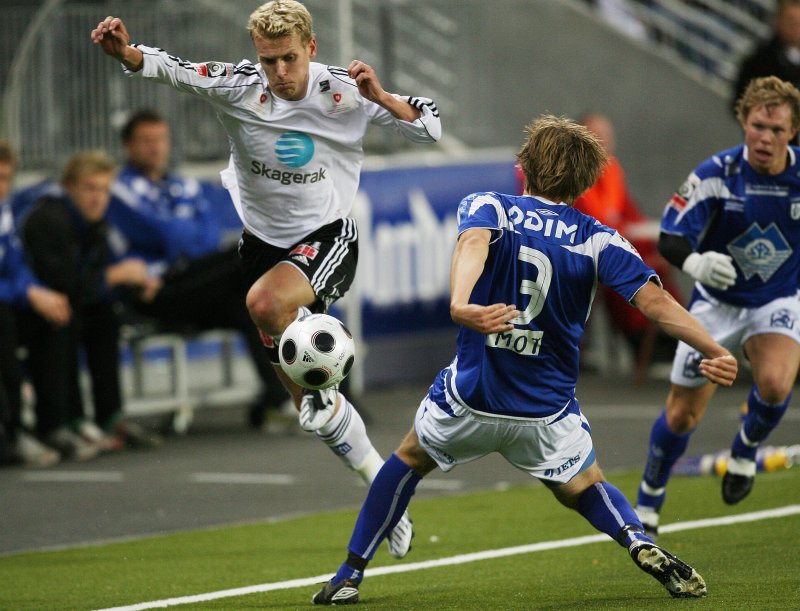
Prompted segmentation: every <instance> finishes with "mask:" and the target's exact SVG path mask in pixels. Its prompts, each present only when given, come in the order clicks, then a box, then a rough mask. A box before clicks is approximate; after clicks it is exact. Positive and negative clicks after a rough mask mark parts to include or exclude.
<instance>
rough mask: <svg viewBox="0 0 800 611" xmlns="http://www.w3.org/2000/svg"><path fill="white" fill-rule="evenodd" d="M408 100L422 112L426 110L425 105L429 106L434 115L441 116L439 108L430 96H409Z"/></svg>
mask: <svg viewBox="0 0 800 611" xmlns="http://www.w3.org/2000/svg"><path fill="white" fill-rule="evenodd" d="M406 101H407V102H408V103H409V104H411V105H412V106H413V107H414V108H416V109H417V110H419V111H420V112H422V111H423V110H424V107H425V106H427V107H428V108H429V109H430V111H431V114H432V115H433V116H434V117H438V116H439V109H438V108H436V104H435V103H434V101H433V100H431V99H430V98H419V97H412V96H408V97H407V98H406Z"/></svg>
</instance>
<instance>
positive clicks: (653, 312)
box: [633, 282, 739, 386]
mask: <svg viewBox="0 0 800 611" xmlns="http://www.w3.org/2000/svg"><path fill="white" fill-rule="evenodd" d="M633 305H635V306H636V307H637V308H639V310H640V311H641V312H642V314H644V315H645V316H647V318H649V319H650V320H652V321H653V322H655V323H656V324H657V325H658V326H659V327H661V329H662V330H663V331H664V332H665V333H668V334H669V335H671V336H672V337H674V338H675V339H678V340H680V341H682V342H685V343H687V344H689V345H690V346H691V347H692V348H694V349H695V350H697V351H699V352H700V353H702V354H704V355H705V356H706V357H708V358H705V359H703V360H702V361H701V362H700V373H701V374H702V375H703V376H704V377H706V378H708V379H709V380H710V381H712V382H714V383H716V384H721V385H723V386H730V385H731V384H733V381H734V380H735V379H736V373H737V372H738V368H739V366H738V363H737V362H736V359H735V358H734V357H733V356H731V353H730V352H728V351H727V350H726V349H725V348H723V347H722V346H720V345H719V344H718V343H717V342H716V341H714V338H713V337H711V336H710V335H709V334H708V331H706V330H705V328H704V327H703V326H702V325H701V324H700V323H699V322H698V320H697V319H696V318H695V317H694V316H692V315H691V314H690V313H689V312H687V311H686V310H685V309H684V307H683V306H682V305H681V304H679V303H678V302H677V301H675V299H674V298H673V297H672V295H670V294H669V293H668V292H667V291H665V290H664V289H662V288H661V287H660V286H658V285H657V284H655V283H654V282H648V283H647V284H646V285H644V286H643V287H642V288H641V289H639V292H638V293H636V295H635V296H634V298H633Z"/></svg>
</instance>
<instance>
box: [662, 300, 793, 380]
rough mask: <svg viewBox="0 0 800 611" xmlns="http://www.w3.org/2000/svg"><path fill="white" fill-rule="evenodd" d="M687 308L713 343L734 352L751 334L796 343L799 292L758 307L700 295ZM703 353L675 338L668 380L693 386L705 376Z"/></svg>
mask: <svg viewBox="0 0 800 611" xmlns="http://www.w3.org/2000/svg"><path fill="white" fill-rule="evenodd" d="M689 311H690V312H691V313H692V314H693V315H694V317H695V318H697V320H699V321H700V323H701V324H702V325H703V326H704V327H705V328H706V330H707V331H708V332H709V333H710V334H711V337H713V338H714V339H715V340H716V341H717V343H719V344H720V345H722V346H724V347H725V348H727V349H728V350H729V351H730V352H731V353H732V354H736V352H737V351H738V350H739V348H740V347H741V346H742V345H743V344H744V343H745V342H746V341H747V340H748V339H750V338H751V337H753V336H754V335H762V334H765V333H777V334H779V335H786V336H788V337H791V338H792V339H793V340H794V341H796V342H797V343H798V344H800V293H798V294H797V295H793V296H791V297H781V298H780V299H775V300H774V301H770V302H769V303H767V304H764V305H763V306H760V307H758V308H740V307H737V306H732V305H728V304H725V303H722V302H720V301H717V300H716V299H713V298H711V297H709V296H704V297H701V298H699V299H697V301H695V302H694V303H693V304H692V306H691V307H690V308H689ZM702 358H703V356H702V355H701V354H700V353H699V352H698V351H697V350H695V349H694V348H692V347H691V346H688V345H687V344H685V343H683V342H678V348H677V349H676V350H675V358H674V359H673V361H672V373H671V374H670V377H669V379H670V381H671V382H672V383H673V384H678V385H680V386H688V387H690V388H696V387H698V386H702V385H703V384H705V383H706V382H708V380H707V379H706V378H704V377H703V376H702V375H700V370H699V368H698V365H699V363H700V360H701V359H702Z"/></svg>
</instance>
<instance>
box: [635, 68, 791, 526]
mask: <svg viewBox="0 0 800 611" xmlns="http://www.w3.org/2000/svg"><path fill="white" fill-rule="evenodd" d="M737 114H738V117H739V121H740V123H741V125H742V128H743V130H744V143H743V144H740V145H739V146H737V147H735V148H732V149H729V150H727V151H723V152H721V153H719V154H717V155H714V156H713V157H711V158H709V159H707V160H706V161H704V162H703V163H702V164H700V166H699V167H698V168H697V169H696V170H695V171H694V172H692V173H691V174H690V175H689V178H688V179H687V181H686V182H685V183H684V184H683V186H682V187H681V188H680V189H679V190H678V192H677V193H676V194H675V195H673V196H672V199H671V200H670V201H669V202H668V204H667V207H666V210H665V212H664V216H663V219H662V222H661V237H660V238H659V244H658V247H659V250H660V252H661V254H662V255H663V256H664V258H665V259H667V261H669V262H670V263H672V264H673V265H675V266H677V267H680V268H682V269H683V271H685V272H686V273H687V274H689V275H690V276H692V277H693V278H694V279H695V280H696V283H695V288H694V293H693V295H692V300H691V303H690V305H689V311H690V312H691V313H692V314H694V315H695V316H696V317H697V318H698V320H700V322H701V323H703V325H704V326H705V327H706V329H708V330H709V332H710V333H711V335H712V336H713V337H714V338H715V339H716V340H717V341H718V342H719V343H720V344H722V345H723V346H725V347H726V348H727V349H728V350H730V351H731V352H735V351H737V350H738V349H739V348H742V349H743V350H744V354H745V356H746V357H747V359H748V360H749V361H750V364H751V365H752V371H753V380H754V384H753V386H752V388H751V389H750V394H749V396H748V398H747V415H746V416H745V418H744V421H743V422H742V425H741V427H740V429H739V431H738V432H737V433H736V435H735V437H734V439H733V443H732V446H731V459H730V460H729V461H728V468H727V472H726V473H725V476H724V477H723V479H722V498H723V500H724V501H725V502H726V503H728V504H729V505H733V504H735V503H738V502H739V501H741V500H742V499H744V498H745V497H746V496H747V495H748V494H749V493H750V490H751V489H752V487H753V482H754V480H755V475H756V460H755V459H756V451H757V450H758V446H759V444H761V443H762V442H763V441H764V440H765V439H766V438H767V436H768V435H769V434H770V432H771V431H772V430H773V429H774V428H775V427H776V426H777V425H778V423H779V422H780V420H781V417H782V416H783V414H784V413H785V412H786V408H787V407H788V405H789V400H790V398H791V393H792V387H793V385H794V381H795V378H796V376H797V370H798V365H799V364H800V294H798V286H800V279H799V278H798V272H800V248H798V247H799V246H800V160H798V154H800V149H798V148H796V147H793V146H790V145H789V143H790V142H791V141H792V139H793V138H794V137H795V135H796V134H797V130H798V128H799V127H800V91H798V90H797V89H796V88H795V87H794V86H793V85H792V84H790V83H787V82H785V81H782V80H780V79H778V78H776V77H766V78H759V79H754V80H753V81H752V82H751V83H750V85H749V86H748V87H747V89H746V90H745V92H744V94H742V97H741V98H740V99H739V101H738V104H737ZM698 359H699V355H698V353H697V350H696V349H695V348H693V347H692V346H687V345H686V344H678V348H677V350H676V351H675V358H674V361H673V364H672V374H671V376H670V380H671V382H672V386H671V388H670V392H669V396H668V397H667V404H666V409H665V410H664V412H663V413H662V414H661V416H660V417H659V418H658V419H657V420H656V422H655V423H654V425H653V428H652V432H651V435H650V448H649V452H648V456H647V465H646V466H645V470H644V476H643V479H642V483H641V485H640V487H639V497H638V501H637V506H636V511H637V513H638V514H639V517H640V518H641V520H642V522H643V523H644V525H645V528H646V529H647V530H648V532H649V534H650V535H651V536H655V535H657V533H658V523H659V518H660V513H661V507H662V505H663V504H664V500H665V494H666V487H667V482H668V481H669V476H670V470H671V468H672V465H674V464H675V461H677V460H678V458H680V457H681V455H683V453H684V452H685V451H686V446H687V445H688V443H689V438H690V437H691V434H692V433H693V432H694V430H695V428H696V427H697V425H698V424H699V422H700V420H701V418H702V417H703V414H704V413H705V410H706V407H707V406H708V402H709V400H710V399H711V396H712V395H713V394H714V390H715V387H714V385H713V384H707V383H706V379H705V378H704V377H703V376H702V374H701V372H700V371H699V370H698V368H697V361H698Z"/></svg>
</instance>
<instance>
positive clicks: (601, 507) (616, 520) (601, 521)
mask: <svg viewBox="0 0 800 611" xmlns="http://www.w3.org/2000/svg"><path fill="white" fill-rule="evenodd" d="M578 511H579V512H580V514H581V515H582V516H583V517H584V518H586V519H587V520H588V521H589V523H590V524H591V525H592V526H594V527H595V528H596V529H597V530H599V531H600V532H604V533H606V534H607V535H608V536H609V537H611V538H612V539H614V540H615V541H617V542H618V543H619V544H620V545H622V546H624V547H625V548H629V547H630V545H631V543H633V542H634V541H635V540H640V541H649V542H651V543H652V540H651V539H650V538H649V537H648V536H647V535H645V534H644V533H643V532H642V530H643V527H642V523H641V521H640V520H639V518H638V517H637V516H636V512H635V511H634V510H633V507H631V504H630V503H629V502H628V499H626V498H625V495H624V494H622V493H621V492H620V491H619V490H618V489H617V488H616V487H614V486H613V485H612V484H609V483H608V482H598V483H596V484H592V485H591V486H589V487H588V488H587V489H586V490H585V491H584V493H583V494H582V495H581V498H580V499H579V500H578ZM626 527H633V528H626Z"/></svg>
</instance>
